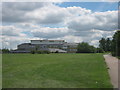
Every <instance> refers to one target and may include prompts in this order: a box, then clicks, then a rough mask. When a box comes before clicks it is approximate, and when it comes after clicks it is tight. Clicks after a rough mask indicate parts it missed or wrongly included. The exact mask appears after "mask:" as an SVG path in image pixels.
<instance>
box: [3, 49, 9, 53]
mask: <svg viewBox="0 0 120 90" xmlns="http://www.w3.org/2000/svg"><path fill="white" fill-rule="evenodd" d="M9 52H10V50H9V49H2V53H9Z"/></svg>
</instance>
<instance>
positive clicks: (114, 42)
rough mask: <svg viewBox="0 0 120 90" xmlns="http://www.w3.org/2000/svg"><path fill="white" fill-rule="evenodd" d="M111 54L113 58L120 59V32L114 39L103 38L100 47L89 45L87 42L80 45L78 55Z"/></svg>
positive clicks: (117, 32) (116, 33)
mask: <svg viewBox="0 0 120 90" xmlns="http://www.w3.org/2000/svg"><path fill="white" fill-rule="evenodd" d="M104 52H111V54H112V55H113V56H119V57H120V31H116V32H115V34H114V35H113V37H112V39H110V38H101V40H99V47H98V48H95V47H94V46H91V45H89V44H88V43H86V42H82V43H79V44H78V48H77V53H104Z"/></svg>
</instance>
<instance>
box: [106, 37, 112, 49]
mask: <svg viewBox="0 0 120 90" xmlns="http://www.w3.org/2000/svg"><path fill="white" fill-rule="evenodd" d="M111 43H112V41H111V40H110V38H107V39H106V51H111Z"/></svg>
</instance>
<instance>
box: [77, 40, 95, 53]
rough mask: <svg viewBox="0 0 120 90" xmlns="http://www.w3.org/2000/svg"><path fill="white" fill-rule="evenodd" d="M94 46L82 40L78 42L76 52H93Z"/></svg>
mask: <svg viewBox="0 0 120 90" xmlns="http://www.w3.org/2000/svg"><path fill="white" fill-rule="evenodd" d="M94 52H95V47H94V46H91V45H89V44H88V43H86V42H82V43H79V44H78V48H77V53H94Z"/></svg>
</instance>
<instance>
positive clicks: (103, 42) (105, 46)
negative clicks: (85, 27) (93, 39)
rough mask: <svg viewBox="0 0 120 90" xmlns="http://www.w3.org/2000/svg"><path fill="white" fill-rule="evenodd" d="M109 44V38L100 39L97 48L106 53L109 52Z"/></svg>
mask: <svg viewBox="0 0 120 90" xmlns="http://www.w3.org/2000/svg"><path fill="white" fill-rule="evenodd" d="M111 43H112V41H111V40H110V38H107V39H105V38H102V39H101V40H100V41H99V48H101V49H102V50H103V51H105V52H107V51H111Z"/></svg>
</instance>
